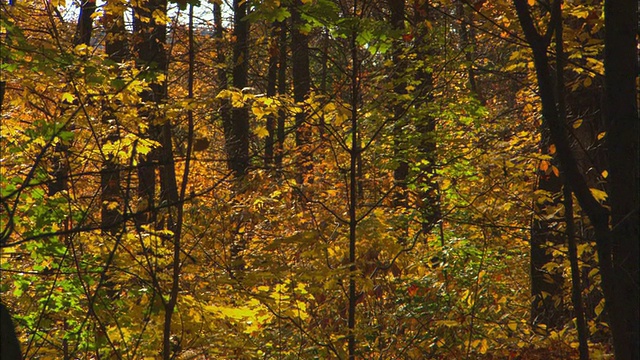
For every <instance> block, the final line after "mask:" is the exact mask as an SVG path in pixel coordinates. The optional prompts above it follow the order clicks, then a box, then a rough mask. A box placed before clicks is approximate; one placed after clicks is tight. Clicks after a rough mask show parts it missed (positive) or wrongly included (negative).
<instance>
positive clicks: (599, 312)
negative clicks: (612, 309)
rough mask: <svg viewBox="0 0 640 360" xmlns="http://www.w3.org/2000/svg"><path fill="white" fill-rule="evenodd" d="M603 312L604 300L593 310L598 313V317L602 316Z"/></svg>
mask: <svg viewBox="0 0 640 360" xmlns="http://www.w3.org/2000/svg"><path fill="white" fill-rule="evenodd" d="M602 310H604V299H601V300H600V302H599V303H598V305H597V306H596V308H595V309H593V312H595V313H596V316H600V314H601V313H602Z"/></svg>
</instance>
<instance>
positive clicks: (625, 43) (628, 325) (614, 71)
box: [603, 0, 640, 360]
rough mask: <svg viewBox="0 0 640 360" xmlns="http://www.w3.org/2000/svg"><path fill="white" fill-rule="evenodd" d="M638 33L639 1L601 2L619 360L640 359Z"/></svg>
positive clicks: (613, 320)
mask: <svg viewBox="0 0 640 360" xmlns="http://www.w3.org/2000/svg"><path fill="white" fill-rule="evenodd" d="M637 35H638V2H637V1H635V0H615V1H612V0H606V1H605V59H604V67H605V96H606V101H605V112H604V113H605V122H606V129H607V135H606V138H605V139H606V140H605V143H606V148H607V150H608V160H609V177H608V179H607V180H608V182H607V193H608V195H609V204H610V206H611V221H610V224H611V227H612V228H611V236H610V237H609V239H607V240H608V241H611V242H612V244H611V252H612V254H611V256H612V260H613V279H611V280H612V281H613V284H611V286H612V287H613V291H612V293H611V294H610V296H611V297H613V299H614V301H613V302H612V303H609V304H607V305H608V308H609V317H610V325H611V331H612V333H613V341H614V347H615V355H616V359H618V360H626V359H634V360H637V359H640V347H638V338H639V337H640V333H639V327H640V316H639V307H638V303H640V298H639V293H638V276H639V272H638V262H639V261H640V259H639V256H638V253H639V248H638V245H639V242H640V240H639V238H640V236H639V234H638V226H639V224H640V215H639V212H638V208H639V206H640V201H639V196H640V195H639V188H638V184H639V183H640V177H639V175H638V166H639V165H638V163H639V162H640V158H639V156H638V151H639V148H638V139H640V131H639V123H638V121H639V120H638V107H637V101H638V97H637V96H638V89H637V83H636V81H637V76H638V58H637V40H636V36H637ZM604 280H605V279H604V278H603V281H604ZM605 296H606V293H605ZM607 300H609V299H607Z"/></svg>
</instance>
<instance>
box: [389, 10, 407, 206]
mask: <svg viewBox="0 0 640 360" xmlns="http://www.w3.org/2000/svg"><path fill="white" fill-rule="evenodd" d="M388 2H389V14H390V21H391V27H392V28H393V29H394V30H396V31H404V29H405V26H404V20H405V2H404V0H389V1H388ZM402 52H403V51H402V43H401V40H400V39H398V40H396V41H395V42H394V47H393V54H392V56H391V57H392V61H393V67H394V75H393V82H394V86H393V92H394V93H395V95H396V96H397V97H401V96H402V95H404V94H406V93H407V90H406V83H405V81H403V77H404V76H405V73H406V68H407V66H406V63H405V62H404V61H403V60H402ZM404 113H405V104H404V103H403V102H402V101H400V100H399V99H397V100H395V101H394V105H393V117H394V123H393V155H394V158H395V159H396V161H397V162H398V165H397V167H396V168H395V169H394V170H393V180H394V182H395V185H396V187H397V188H398V190H397V191H396V193H395V194H394V199H393V202H394V205H396V206H406V205H407V204H406V202H407V194H406V190H407V177H408V176H409V163H408V160H407V153H406V152H407V151H406V150H407V149H406V144H405V142H406V141H405V137H406V133H405V131H404V129H403V128H404V125H405V124H406V120H405V119H404V117H403V115H404Z"/></svg>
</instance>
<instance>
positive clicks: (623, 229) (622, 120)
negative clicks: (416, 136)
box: [514, 0, 639, 360]
mask: <svg viewBox="0 0 640 360" xmlns="http://www.w3.org/2000/svg"><path fill="white" fill-rule="evenodd" d="M514 4H515V7H516V11H517V14H518V18H519V20H520V24H521V26H522V28H523V31H524V34H525V37H526V39H527V42H528V43H529V45H530V46H531V48H532V50H533V56H534V64H535V68H536V76H537V79H538V87H539V94H540V98H541V100H542V115H543V123H544V124H545V126H546V127H547V128H548V129H549V131H550V134H551V139H552V141H553V143H554V144H555V145H556V148H557V152H558V158H559V160H560V163H561V165H562V168H563V170H564V173H565V176H566V177H567V180H568V181H569V184H570V185H571V187H572V189H573V190H574V192H575V195H576V197H577V199H578V202H579V203H580V206H581V207H582V209H583V210H584V211H585V213H586V214H587V216H588V217H589V220H590V221H591V225H592V226H593V228H594V231H595V236H596V245H597V249H598V259H599V267H600V276H601V279H602V282H601V283H602V289H603V293H604V297H605V302H606V309H607V312H608V315H609V327H610V329H611V333H612V335H613V343H614V350H615V354H616V359H618V360H626V359H634V360H635V359H638V358H639V353H638V351H639V350H638V347H637V337H638V326H639V325H638V324H639V319H638V306H637V305H638V300H639V299H638V180H639V179H638V160H639V159H638V115H637V110H636V107H637V105H636V101H637V100H636V95H635V94H637V89H635V77H636V76H637V59H636V57H635V56H636V55H635V47H636V43H635V36H636V35H635V34H636V30H637V9H636V4H634V3H633V2H632V1H630V0H626V1H623V2H615V4H614V3H613V2H606V3H605V18H606V19H607V21H606V24H605V29H606V30H605V31H606V39H605V82H606V89H607V105H606V110H607V111H606V116H607V118H608V121H607V123H608V130H609V134H608V135H607V136H608V137H609V139H608V140H607V145H609V147H610V148H609V150H608V158H609V163H610V164H609V166H610V171H609V173H610V174H612V173H617V175H616V176H614V177H613V179H611V178H610V179H609V184H608V185H609V188H610V190H609V191H610V195H609V196H610V206H611V209H612V212H616V215H615V217H616V219H618V221H617V222H615V221H612V225H613V229H612V230H610V228H609V220H610V219H609V211H608V210H607V209H606V208H605V207H603V206H602V205H601V204H600V203H599V202H598V201H597V200H596V199H595V198H594V197H593V195H592V194H591V191H590V190H589V187H588V185H587V182H586V180H585V178H584V176H583V175H582V174H581V173H580V172H579V170H578V166H577V161H576V159H575V156H574V155H573V153H572V150H571V147H570V145H569V141H568V136H567V132H566V129H565V127H564V126H565V124H563V123H562V122H561V121H560V118H559V116H558V109H557V108H556V104H555V98H554V90H553V86H552V80H551V75H550V71H549V60H548V57H547V50H548V45H549V38H550V36H547V35H545V36H543V35H540V34H539V33H538V32H537V30H536V28H535V25H534V22H533V19H532V17H531V14H530V13H529V6H528V5H527V2H526V0H514ZM553 8H554V9H557V10H555V11H556V12H557V11H559V9H560V4H559V0H556V1H555V2H554V7H553ZM557 15H558V14H557V13H556V14H555V15H554V14H553V13H552V16H551V18H552V22H551V23H552V24H553V23H554V21H555V18H556V17H557ZM550 33H551V32H550V31H547V34H550ZM609 177H611V175H609Z"/></svg>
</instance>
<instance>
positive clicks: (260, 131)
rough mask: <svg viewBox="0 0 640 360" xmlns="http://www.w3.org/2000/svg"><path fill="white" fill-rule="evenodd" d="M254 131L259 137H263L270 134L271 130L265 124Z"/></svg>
mask: <svg viewBox="0 0 640 360" xmlns="http://www.w3.org/2000/svg"><path fill="white" fill-rule="evenodd" d="M253 133H254V134H256V136H257V137H259V138H260V139H262V138H265V137H267V136H268V135H269V130H267V128H266V127H264V126H259V127H258V128H256V129H255V130H254V131H253Z"/></svg>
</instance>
